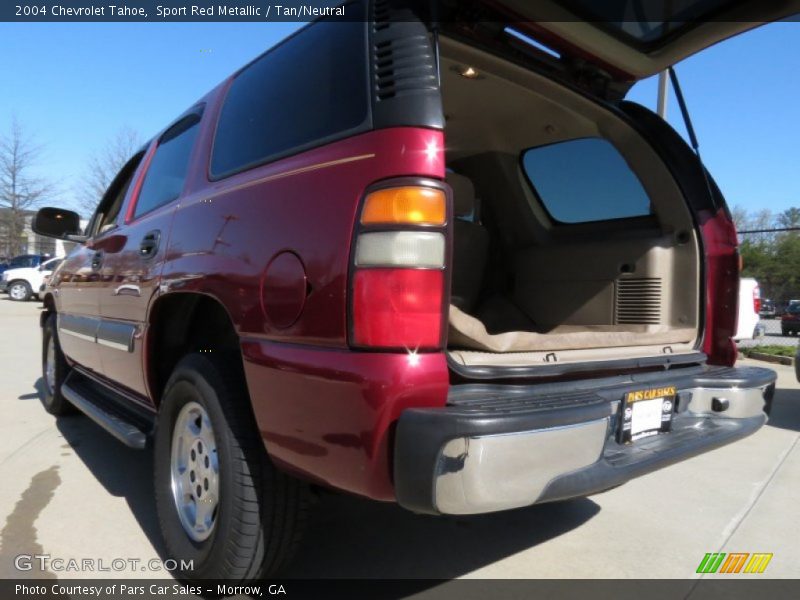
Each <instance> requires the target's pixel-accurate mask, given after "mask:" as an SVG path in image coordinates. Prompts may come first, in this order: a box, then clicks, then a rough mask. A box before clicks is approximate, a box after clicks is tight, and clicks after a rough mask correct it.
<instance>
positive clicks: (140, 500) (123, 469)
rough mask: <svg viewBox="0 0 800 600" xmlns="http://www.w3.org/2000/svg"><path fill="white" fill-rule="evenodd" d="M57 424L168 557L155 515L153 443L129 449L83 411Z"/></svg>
mask: <svg viewBox="0 0 800 600" xmlns="http://www.w3.org/2000/svg"><path fill="white" fill-rule="evenodd" d="M56 426H57V427H58V430H59V431H60V432H61V434H62V435H63V436H64V440H65V441H66V442H67V444H69V445H70V447H71V448H72V449H73V450H74V452H75V454H76V455H77V456H78V458H80V459H81V460H82V461H83V463H84V464H85V465H86V467H87V468H88V469H89V470H90V471H91V472H92V474H93V475H94V476H95V478H96V479H97V480H98V481H99V482H100V483H101V484H102V485H103V487H104V488H105V489H106V491H107V492H108V493H109V494H111V495H112V496H116V497H121V498H125V501H126V502H127V503H128V507H129V508H130V510H131V513H132V514H133V516H134V517H135V518H136V520H137V522H138V523H139V526H140V527H141V528H142V531H144V533H145V535H146V536H147V538H148V540H149V541H150V543H151V544H152V546H153V548H154V549H155V551H156V552H157V553H158V555H159V556H160V557H161V558H167V557H166V556H165V555H164V545H163V541H162V539H161V533H160V530H159V527H158V518H157V517H156V505H155V496H154V494H153V475H152V473H153V454H152V450H151V448H150V446H149V445H148V446H147V448H146V449H144V450H133V449H132V448H128V447H127V446H125V445H123V444H121V443H120V442H118V441H117V440H116V439H114V438H113V437H111V436H110V435H109V434H108V433H106V432H105V431H103V430H102V429H101V428H100V427H99V426H98V425H96V424H95V423H94V422H93V421H91V420H90V419H89V418H88V417H85V416H83V415H81V414H75V415H69V416H64V417H59V418H58V419H57V420H56Z"/></svg>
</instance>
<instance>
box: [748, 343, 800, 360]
mask: <svg viewBox="0 0 800 600" xmlns="http://www.w3.org/2000/svg"><path fill="white" fill-rule="evenodd" d="M740 352H741V353H742V354H744V355H745V356H750V355H751V354H752V353H753V352H758V353H760V354H769V355H771V356H789V357H793V356H794V354H795V352H797V348H796V347H795V346H778V345H777V344H772V345H769V346H753V347H751V348H741V349H740Z"/></svg>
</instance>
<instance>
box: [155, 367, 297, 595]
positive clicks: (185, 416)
mask: <svg viewBox="0 0 800 600" xmlns="http://www.w3.org/2000/svg"><path fill="white" fill-rule="evenodd" d="M198 423H199V427H198ZM204 440H205V442H206V444H205V446H203V445H202V443H203V441H204ZM214 446H215V447H214ZM153 457H154V461H155V465H154V477H155V498H156V509H157V512H158V520H159V524H160V526H161V531H162V535H163V537H164V544H165V548H166V555H167V556H169V557H170V558H173V559H177V567H178V570H177V571H174V572H173V575H175V576H176V577H178V578H179V579H184V580H192V581H194V580H202V579H229V580H235V581H242V580H249V579H254V578H264V577H271V576H273V575H275V574H276V573H278V572H280V570H281V569H282V568H283V567H285V566H286V564H287V563H288V561H289V559H290V558H291V556H292V554H293V552H294V550H295V548H296V546H297V544H298V542H299V539H300V536H301V534H302V531H303V529H304V526H305V523H306V521H307V514H308V508H309V492H308V487H307V486H306V485H305V484H303V483H301V482H300V481H298V480H295V479H293V478H291V477H289V476H288V475H285V474H284V473H281V472H279V471H278V470H277V469H276V468H275V467H274V466H273V465H272V463H271V461H270V460H269V457H268V456H267V453H266V450H265V449H264V444H263V441H262V439H261V435H260V434H259V432H258V428H257V427H256V424H255V418H254V417H253V413H252V408H251V405H250V399H249V396H248V393H247V388H246V386H245V383H244V374H243V372H242V368H241V366H240V363H239V361H238V358H234V357H218V358H217V359H216V360H211V359H210V358H209V357H207V356H204V355H201V354H190V355H188V356H186V357H185V358H183V359H182V360H181V361H180V362H179V363H178V365H177V366H176V367H175V370H174V371H173V373H172V376H171V377H170V379H169V381H168V382H167V385H166V387H165V391H164V395H163V400H162V403H161V406H160V408H159V415H158V420H157V423H156V432H155V441H154V451H153ZM181 465H183V467H182V466H181ZM215 466H216V468H215ZM204 467H205V468H204ZM187 471H188V477H187V475H186V473H187ZM173 473H174V474H175V475H174V479H175V482H176V484H175V487H174V489H175V490H176V491H175V493H173ZM182 486H183V487H182ZM204 494H205V495H204ZM202 503H208V504H202ZM179 505H180V506H183V507H184V509H183V510H182V509H179ZM198 506H204V507H205V508H204V510H203V513H204V514H205V515H206V516H207V517H206V519H205V520H204V524H200V525H198V522H197V518H196V516H195V514H196V512H192V510H194V511H197V507H198ZM181 515H183V517H182V516H181ZM181 560H183V561H192V568H189V569H185V570H184V569H183V568H182V565H181Z"/></svg>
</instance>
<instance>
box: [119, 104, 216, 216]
mask: <svg viewBox="0 0 800 600" xmlns="http://www.w3.org/2000/svg"><path fill="white" fill-rule="evenodd" d="M199 121H200V118H199V117H198V116H196V115H193V116H191V117H187V118H186V119H184V120H183V121H181V122H179V123H177V124H176V125H174V126H173V127H171V128H170V129H169V130H167V132H166V133H164V135H163V136H161V139H160V140H159V141H158V148H156V153H155V154H154V155H153V159H152V160H151V161H150V166H149V167H148V169H147V175H145V178H144V183H143V184H142V189H141V191H140V192H139V198H138V200H137V201H136V210H135V212H134V217H138V216H139V215H143V214H144V213H147V212H150V211H151V210H153V209H155V208H158V207H159V206H162V205H164V204H166V203H167V202H172V201H173V200H175V199H176V198H177V197H178V196H180V193H181V191H182V190H183V183H184V181H185V180H186V171H187V170H188V168H189V158H190V156H191V154H192V148H193V147H194V140H195V138H196V137H197V132H198V130H199V129H200V126H199Z"/></svg>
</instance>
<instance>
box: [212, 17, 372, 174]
mask: <svg viewBox="0 0 800 600" xmlns="http://www.w3.org/2000/svg"><path fill="white" fill-rule="evenodd" d="M364 33H365V26H364V23H358V22H352V23H345V22H331V21H320V22H318V23H315V24H313V25H311V26H310V27H308V28H306V29H304V30H302V31H300V32H299V33H298V34H297V35H295V36H294V37H292V38H290V39H288V40H287V41H286V42H284V43H283V44H281V45H280V46H277V47H276V48H274V49H273V50H271V51H269V52H268V53H267V54H265V55H263V56H262V57H260V58H258V59H257V60H256V61H255V62H253V63H252V64H251V65H249V66H248V67H246V68H245V69H244V70H243V71H242V72H241V73H239V75H237V77H236V79H235V80H234V82H233V83H232V84H231V88H230V90H229V91H228V95H227V97H226V99H225V103H224V105H223V108H222V112H221V114H220V118H219V122H218V124H217V132H216V137H215V139H214V150H213V153H212V157H211V173H212V175H213V176H214V177H217V178H218V177H223V176H225V175H230V174H232V173H234V172H236V171H241V170H243V169H245V168H247V167H249V166H254V165H257V164H261V163H264V162H267V161H268V160H270V159H274V158H277V157H278V156H280V155H286V154H290V153H292V152H297V151H300V150H302V149H305V148H308V147H311V146H313V145H318V144H321V143H324V142H325V141H331V140H332V139H333V137H335V136H338V135H342V134H344V133H345V132H347V131H348V130H353V129H354V128H356V127H358V126H359V125H361V124H362V123H363V122H364V120H365V118H366V116H367V91H368V83H367V75H366V67H367V65H366V50H365V40H364Z"/></svg>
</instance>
